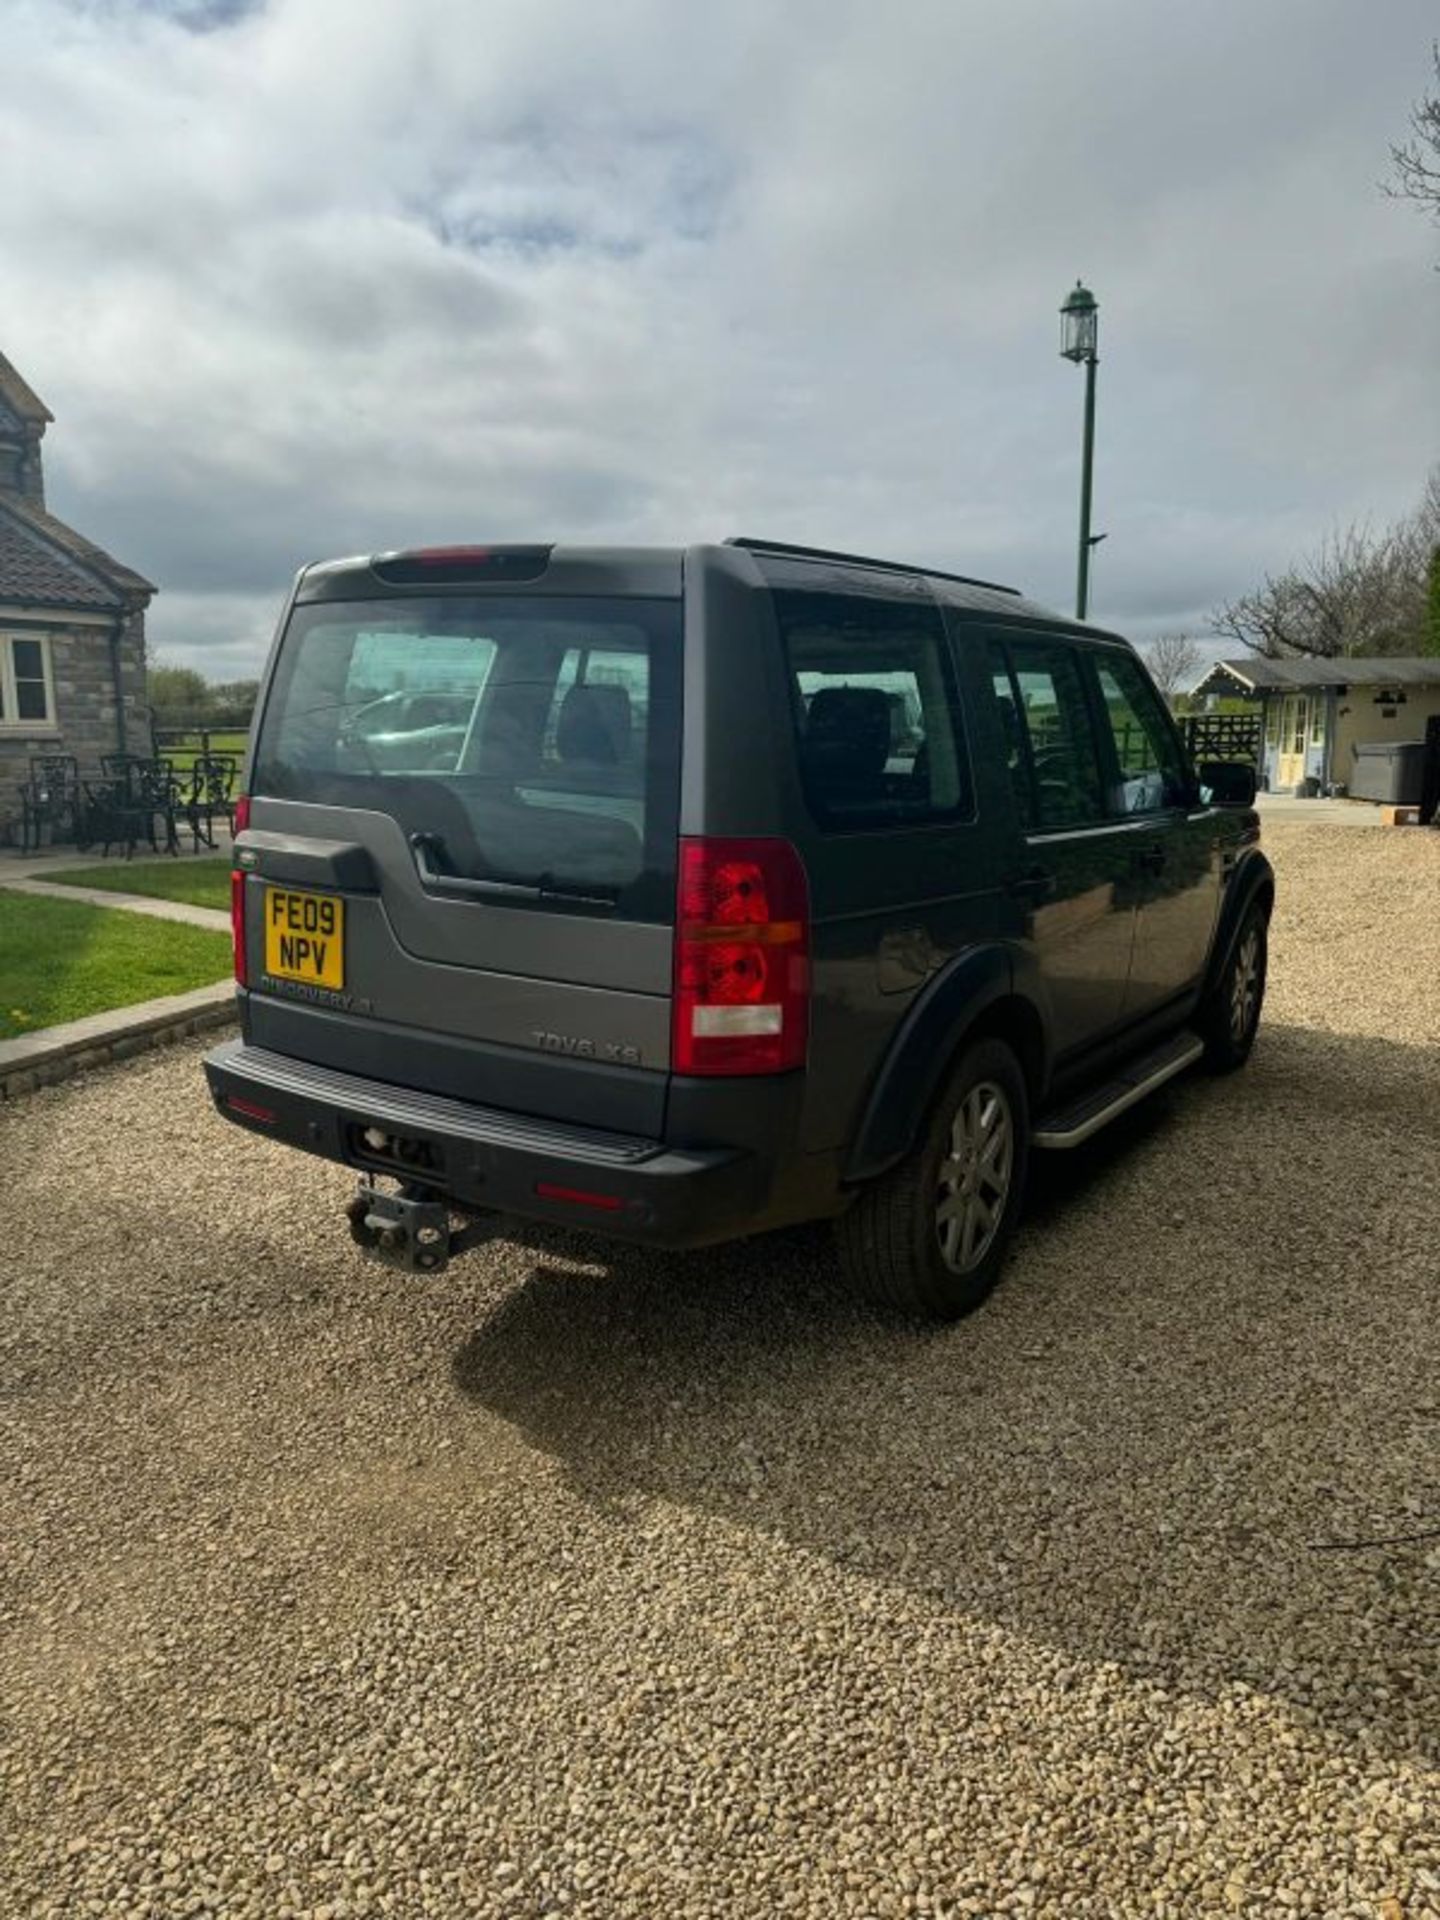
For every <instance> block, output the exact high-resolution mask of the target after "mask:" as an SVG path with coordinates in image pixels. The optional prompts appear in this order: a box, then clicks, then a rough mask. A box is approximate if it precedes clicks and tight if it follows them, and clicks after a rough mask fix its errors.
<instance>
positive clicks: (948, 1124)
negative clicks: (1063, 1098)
mask: <svg viewBox="0 0 1440 1920" xmlns="http://www.w3.org/2000/svg"><path fill="white" fill-rule="evenodd" d="M1029 1157H1030V1103H1029V1099H1028V1097H1027V1094H1026V1088H1025V1075H1024V1073H1023V1072H1022V1071H1021V1067H1020V1062H1019V1061H1018V1060H1017V1059H1016V1057H1015V1055H1014V1054H1013V1053H1012V1052H1011V1050H1010V1048H1009V1047H1007V1046H1006V1045H1005V1043H1004V1042H1003V1041H1002V1040H979V1041H977V1042H976V1043H975V1044H974V1045H973V1046H971V1047H968V1048H966V1050H965V1052H964V1053H963V1054H962V1055H961V1056H960V1058H959V1060H958V1061H957V1063H956V1066H955V1069H954V1071H953V1072H952V1073H951V1075H950V1077H949V1079H948V1080H947V1081H946V1083H945V1087H944V1089H943V1091H942V1092H941V1094H940V1097H939V1098H938V1100H937V1101H936V1102H935V1105H934V1107H933V1109H932V1110H931V1113H930V1117H929V1120H928V1121H927V1123H926V1127H925V1131H924V1133H923V1135H922V1137H921V1139H920V1140H919V1142H918V1143H917V1144H916V1146H915V1147H914V1148H913V1149H912V1151H911V1152H910V1153H908V1154H907V1155H906V1157H905V1158H904V1159H903V1160H902V1161H900V1163H899V1164H898V1165H897V1166H895V1167H892V1168H891V1170H890V1172H889V1173H887V1174H885V1175H883V1176H882V1177H881V1178H880V1179H879V1180H876V1181H874V1182H873V1183H872V1184H871V1185H869V1186H867V1187H866V1188H864V1189H863V1190H862V1191H861V1193H860V1194H859V1195H858V1196H857V1197H856V1199H855V1201H854V1203H853V1205H852V1206H851V1207H850V1210H849V1211H848V1212H847V1213H844V1214H842V1215H841V1216H840V1219H839V1220H838V1221H837V1222H836V1238H837V1240H838V1242H839V1250H840V1260H841V1264H842V1266H843V1267H844V1269H845V1272H846V1275H847V1277H848V1278H849V1280H850V1282H851V1284H852V1285H853V1286H855V1287H857V1288H858V1289H859V1290H860V1291H861V1292H863V1293H864V1294H866V1295H867V1296H868V1297H869V1298H870V1299H872V1300H875V1301H877V1302H878V1303H879V1304H881V1305H883V1306H887V1307H893V1308H898V1309H899V1310H900V1311H901V1312H902V1313H907V1314H914V1315H917V1316H922V1317H924V1318H927V1319H937V1320H954V1319H958V1317H959V1316H960V1315H961V1314H962V1313H969V1312H970V1311H971V1309H972V1308H974V1307H978V1306H979V1304H980V1302H981V1301H982V1300H983V1299H984V1298H985V1296H986V1294H988V1293H989V1291H990V1289H991V1288H992V1287H993V1286H994V1285H995V1282H996V1280H997V1279H998V1278H999V1275H1000V1268H1001V1265H1002V1263H1003V1261H1004V1258H1005V1250H1006V1247H1007V1246H1008V1244H1009V1240H1010V1235H1011V1233H1012V1232H1013V1230H1014V1226H1015V1219H1016V1216H1017V1214H1018V1213H1019V1210H1020V1203H1021V1197H1022V1195H1023V1193H1024V1189H1025V1171H1026V1167H1027V1165H1028V1164H1029Z"/></svg>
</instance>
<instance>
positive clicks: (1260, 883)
mask: <svg viewBox="0 0 1440 1920" xmlns="http://www.w3.org/2000/svg"><path fill="white" fill-rule="evenodd" d="M1264 892H1268V893H1269V894H1270V897H1271V899H1272V900H1273V899H1274V895H1275V869H1274V868H1273V867H1272V866H1271V864H1270V862H1269V861H1268V860H1267V859H1266V858H1265V855H1264V854H1263V853H1262V852H1261V851H1260V849H1259V848H1258V847H1250V848H1247V849H1246V851H1245V852H1244V853H1243V854H1242V855H1241V856H1240V858H1239V860H1238V861H1237V862H1236V865H1235V869H1234V871H1233V872H1232V873H1231V875H1230V878H1229V880H1228V882H1227V883H1226V887H1225V896H1224V899H1223V901H1222V903H1221V907H1220V914H1219V917H1218V919H1217V920H1216V923H1215V937H1214V939H1213V940H1212V941H1211V943H1210V963H1209V965H1208V966H1207V968H1206V969H1205V987H1204V993H1205V994H1207V995H1208V994H1210V993H1212V992H1213V991H1214V988H1215V983H1216V981H1217V980H1218V979H1219V978H1220V976H1221V975H1222V974H1223V973H1224V971H1225V968H1226V967H1227V966H1228V965H1229V962H1230V956H1231V954H1232V953H1233V952H1234V951H1235V942H1236V940H1237V938H1238V937H1239V933H1240V923H1241V921H1242V920H1243V919H1244V918H1245V915H1246V913H1247V912H1248V911H1249V908H1250V906H1251V905H1252V903H1253V902H1254V901H1255V899H1256V898H1257V896H1258V895H1260V894H1261V893H1264ZM1202 997H1203V996H1202Z"/></svg>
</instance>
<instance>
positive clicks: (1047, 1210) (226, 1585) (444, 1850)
mask: <svg viewBox="0 0 1440 1920" xmlns="http://www.w3.org/2000/svg"><path fill="white" fill-rule="evenodd" d="M1268 841H1269V845H1270V847H1271V850H1272V853H1273V856H1274V858H1275V862H1276V866H1277V868H1278V870H1279V876H1280V886H1281V906H1280V910H1279V913H1278V916H1277V920H1276V925H1275V930H1274V955H1273V967H1272V990H1271V1000H1270V1005H1269V1009H1268V1016H1267V1021H1266V1024H1265V1026H1264V1027H1263V1028H1262V1035H1261V1040H1260V1044H1259V1047H1258V1049H1257V1052H1256V1055H1255V1058H1254V1061H1253V1062H1252V1065H1251V1067H1250V1069H1249V1070H1248V1071H1247V1072H1246V1073H1245V1074H1244V1075H1242V1076H1240V1077H1238V1078H1236V1079H1233V1080H1229V1081H1225V1082H1212V1081H1206V1080H1203V1079H1201V1080H1192V1081H1190V1082H1188V1083H1187V1084H1186V1085H1185V1086H1183V1087H1182V1088H1180V1089H1178V1090H1177V1091H1175V1092H1174V1093H1173V1094H1170V1095H1165V1096H1162V1097H1161V1099H1160V1100H1159V1101H1158V1102H1156V1103H1152V1105H1151V1106H1150V1107H1149V1108H1148V1109H1146V1110H1145V1111H1143V1112H1142V1113H1141V1114H1140V1115H1138V1116H1132V1117H1131V1118H1130V1119H1129V1121H1127V1122H1126V1123H1124V1124H1123V1129H1122V1130H1121V1131H1118V1132H1116V1133H1114V1134H1112V1136H1110V1137H1108V1138H1102V1139H1101V1140H1100V1141H1099V1142H1097V1143H1095V1145H1094V1147H1093V1148H1092V1149H1090V1150H1087V1151H1086V1152H1085V1153H1084V1155H1083V1157H1081V1156H1071V1157H1070V1158H1069V1159H1068V1160H1052V1161H1049V1162H1048V1163H1045V1164H1044V1165H1043V1166H1042V1169H1041V1176H1040V1180H1039V1184H1038V1187H1037V1191H1036V1193H1035V1196H1034V1204H1033V1207H1032V1211H1031V1217H1030V1225H1029V1226H1028V1228H1027V1229H1026V1230H1025V1232H1024V1234H1023V1236H1022V1239H1021V1241H1020V1243H1019V1244H1018V1246H1017V1249H1016V1254H1015V1257H1014V1260H1013V1263H1012V1266H1011V1270H1010V1274H1009V1277H1008V1280H1007V1282H1006V1284H1005V1285H1004V1287H1003V1288H1002V1289H1001V1291H1000V1292H999V1294H997V1295H996V1297H995V1298H994V1300H993V1301H992V1302H991V1303H990V1304H989V1305H988V1306H987V1307H986V1308H985V1309H984V1310H983V1311H982V1312H981V1313H980V1314H978V1315H977V1316H975V1317H974V1318H973V1319H971V1320H970V1321H968V1322H966V1323H964V1324H962V1325H961V1326H959V1327H957V1328H953V1329H948V1330H945V1331H942V1332H936V1331H918V1332H917V1331H915V1330H913V1329H910V1328H906V1327H903V1326H896V1325H893V1324H886V1323H884V1322H882V1321H879V1320H877V1319H874V1318H872V1317H870V1316H869V1315H868V1314H867V1313H865V1312H863V1311H861V1310H860V1309H858V1308H856V1307H853V1306H851V1305H848V1304H846V1303H845V1301H844V1300H843V1299H841V1298H840V1297H839V1296H838V1295H837V1293H836V1292H835V1290H834V1288H833V1286H832V1281H831V1268H830V1261H829V1256H828V1246H827V1242H826V1241H825V1240H824V1238H823V1237H822V1236H821V1235H819V1234H798V1235H791V1236H787V1237H785V1238H784V1239H783V1240H774V1241H770V1242H768V1243H764V1244H757V1245H755V1246H752V1247H750V1248H748V1249H730V1250H726V1251H723V1252H720V1253H709V1254H704V1255H691V1256H689V1257H686V1258H684V1259H679V1258H674V1257H671V1258H668V1259H654V1260H647V1259H643V1258H640V1257H638V1256H633V1255H625V1256H623V1257H621V1258H618V1259H613V1260H611V1259H599V1258H596V1257H595V1256H594V1254H593V1252H588V1251H586V1250H584V1249H582V1248H580V1247H579V1246H578V1244H571V1243H566V1242H562V1241H559V1240H555V1239H549V1240H541V1239H539V1238H537V1239H535V1240H534V1241H532V1242H530V1243H528V1244H526V1245H523V1246H522V1245H518V1244H510V1243H507V1244H504V1245H500V1246H498V1247H496V1248H494V1249H492V1250H490V1251H488V1252H484V1253H481V1254H478V1255H475V1256H472V1257H470V1258H469V1259H467V1260H466V1261H465V1262H463V1263H460V1264H457V1266H455V1267H454V1268H453V1269H452V1270H451V1272H450V1274H449V1276H447V1277H446V1278H445V1279H444V1280H443V1281H441V1282H438V1283H424V1284H422V1283H416V1282H407V1281H404V1280H402V1279H401V1278H399V1277H398V1276H391V1275H389V1274H387V1273H385V1272H383V1271H379V1270H375V1269H372V1268H370V1267H368V1266H366V1265H364V1264H363V1263H362V1262H361V1261H360V1260H359V1258H358V1257H357V1256H356V1255H355V1254H354V1253H353V1251H352V1249H351V1247H350V1245H349V1242H348V1241H347V1240H346V1238H345V1236H344V1232H343V1228H342V1224H341V1222H340V1217H339V1216H340V1203H341V1201H342V1199H343V1197H344V1195H345V1194H346V1192H347V1187H348V1182H347V1178H346V1176H344V1175H343V1174H341V1173H340V1172H338V1171H337V1170H335V1169H331V1168H327V1167H324V1166H322V1165H320V1164H319V1163H316V1162H308V1161H304V1160H302V1159H300V1158H299V1157H292V1156H290V1155H289V1154H287V1153H285V1152H283V1151H281V1150H279V1149H278V1148H274V1147H271V1146H268V1145H266V1144H264V1143H260V1142H254V1141H251V1140H249V1139H245V1138H242V1137H240V1136H239V1135H237V1134H236V1133H234V1132H233V1131H232V1130H230V1129H229V1128H226V1127H224V1126H222V1125H221V1124H220V1123H219V1122H218V1121H217V1120H215V1119H214V1118H213V1117H212V1116H211V1114H210V1112H209V1109H208V1105H207V1101H206V1097H205V1094H204V1091H203V1087H202V1084H201V1079H200V1075H199V1068H198V1062H199V1058H200V1054H199V1050H198V1049H195V1048H190V1047H187V1048H185V1049H183V1050H180V1051H175V1052H171V1053H168V1054H166V1055H164V1056H159V1057H155V1058H152V1059H150V1060H148V1061H145V1062H141V1063H134V1064H131V1065H130V1066H127V1067H122V1068H115V1069H110V1070H107V1071H105V1072H103V1073H100V1074H97V1075H93V1076H91V1077H90V1078H88V1079H87V1080H85V1081H82V1082H76V1083H73V1084H72V1085H70V1086H69V1087H64V1088H60V1089H57V1090H54V1091H52V1092H49V1093H41V1094H37V1095H35V1096H33V1097H31V1098H29V1099H27V1100H24V1101H20V1102H17V1103H16V1104H15V1105H14V1106H13V1107H10V1108H7V1109H5V1110H3V1112H0V1193H3V1195H4V1199H3V1202H0V1207H3V1217H4V1222H5V1228H6V1232H5V1243H6V1245H7V1249H8V1251H7V1256H6V1260H5V1266H4V1272H3V1278H0V1291H3V1296H4V1312H3V1316H0V1384H3V1390H4V1394H5V1402H4V1404H5V1425H4V1429H3V1434H4V1442H3V1465H0V1552H3V1586H0V1632H3V1644H0V1695H3V1718H0V1741H3V1746H0V1914H4V1915H5V1916H7V1920H8V1916H11V1915H15V1916H21V1915H37V1916H38V1915H57V1916H58V1915H65V1916H70V1915H80V1914H101V1915H105V1916H107V1917H108V1916H112V1915H114V1916H120V1915H140V1914H150V1915H167V1916H168V1915H179V1914H192V1913H200V1912H204V1913H213V1914H223V1915H245V1916H249V1915H254V1916H263V1920H287V1917H288V1916H293V1915H301V1914H305V1915H313V1916H325V1915H328V1916H332V1920H339V1916H342V1915H359V1914H366V1913H369V1914H377V1913H385V1914H397V1915H404V1916H410V1915H432V1914H433V1915H440V1916H445V1920H459V1917H460V1916H470V1915H480V1916H489V1915H492V1914H493V1915H515V1916H532V1915H534V1916H538V1915H542V1914H551V1913H561V1912H563V1913H566V1914H572V1915H582V1914H583V1915H590V1916H597V1917H599V1916H606V1917H608V1916H616V1915H655V1916H665V1920H676V1917H677V1916H686V1915H705V1916H712V1915H713V1916H731V1915H734V1916H747V1917H748V1916H762V1915H763V1916H767V1917H768V1916H773V1915H784V1914H806V1915H808V1914H814V1915H825V1916H836V1915H843V1916H850V1915H855V1916H876V1917H877V1920H878V1917H879V1916H891V1915H902V1914H917V1915H930V1916H936V1917H937V1920H938V1917H939V1916H945V1915H960V1914H965V1915H991V1914H1012V1913H1013V1914H1026V1915H1054V1916H1057V1917H1058V1916H1064V1920H1080V1917H1081V1916H1089V1915H1124V1916H1129V1915H1146V1916H1159V1917H1160V1920H1164V1916H1171V1917H1172V1920H1190V1916H1193V1915H1208V1914H1212V1913H1213V1914H1234V1913H1248V1914H1254V1915H1265V1916H1271V1915H1289V1914H1316V1915H1319V1914H1323V1915H1336V1916H1339V1915H1346V1916H1349V1915H1355V1916H1362V1915H1363V1916H1368V1917H1369V1920H1377V1917H1378V1920H1418V1916H1422V1915H1431V1916H1434V1915H1436V1914H1440V1689H1437V1685H1436V1682H1437V1637H1440V1635H1437V1619H1440V1533H1437V1531H1436V1530H1437V1529H1440V1314H1437V1265H1440V968H1437V962H1436V949H1437V945H1440V938H1437V936H1440V834H1426V833H1420V832H1418V831H1415V832H1410V833H1405V832H1395V833H1388V834H1378V833H1360V832H1357V831H1355V830H1351V829H1346V828H1326V827H1306V826H1294V827H1291V826H1284V827H1281V828H1278V829H1276V830H1275V831H1274V832H1272V833H1270V834H1269V836H1268ZM1427 1534H1428V1536H1429V1537H1428V1538H1427V1537H1424V1536H1426V1535H1427ZM1394 1536H1409V1537H1407V1538H1403V1539H1402V1540H1401V1541H1400V1542H1399V1543H1398V1544H1392V1545H1385V1546H1356V1545H1354V1544H1353V1543H1355V1542H1364V1541H1370V1540H1374V1539H1377V1538H1383V1539H1389V1538H1391V1537H1394Z"/></svg>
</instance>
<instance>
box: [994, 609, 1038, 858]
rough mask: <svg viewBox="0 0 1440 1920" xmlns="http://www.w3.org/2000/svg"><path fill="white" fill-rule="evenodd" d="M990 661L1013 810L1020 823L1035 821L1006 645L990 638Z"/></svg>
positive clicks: (1030, 824) (1029, 824) (1017, 700)
mask: <svg viewBox="0 0 1440 1920" xmlns="http://www.w3.org/2000/svg"><path fill="white" fill-rule="evenodd" d="M986 652H987V654H988V657H989V662H990V686H991V690H992V691H993V693H994V695H995V708H996V716H997V718H998V719H999V722H1000V750H1001V753H1002V754H1003V755H1004V759H1005V771H1006V773H1007V774H1008V775H1009V777H1010V791H1011V793H1012V794H1013V795H1014V799H1015V812H1016V815H1017V817H1018V819H1019V821H1020V824H1021V826H1022V827H1033V826H1034V824H1035V795H1034V791H1033V789H1032V787H1031V784H1030V760H1029V754H1028V751H1027V749H1026V744H1025V725H1024V722H1023V721H1022V720H1021V718H1020V711H1021V708H1020V694H1019V690H1018V689H1017V687H1016V685H1015V682H1014V680H1013V678H1012V677H1011V673H1010V661H1009V659H1008V657H1007V656H1006V652H1005V649H1004V648H1003V647H1002V646H1001V645H1000V644H999V642H998V641H995V640H992V641H991V642H990V645H989V647H988V648H987V649H986Z"/></svg>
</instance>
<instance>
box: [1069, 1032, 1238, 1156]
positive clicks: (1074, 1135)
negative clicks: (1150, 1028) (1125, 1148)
mask: <svg viewBox="0 0 1440 1920" xmlns="http://www.w3.org/2000/svg"><path fill="white" fill-rule="evenodd" d="M1204 1051H1205V1043H1204V1041H1203V1040H1201V1039H1200V1037H1199V1036H1198V1035H1197V1034H1193V1033H1190V1032H1184V1033H1177V1034H1173V1035H1172V1036H1171V1038H1170V1039H1168V1040H1167V1041H1165V1043H1164V1044H1163V1046H1159V1047H1155V1048H1153V1049H1152V1051H1151V1052H1149V1053H1142V1054H1141V1055H1140V1057H1139V1058H1138V1059H1136V1060H1131V1061H1130V1062H1129V1063H1128V1065H1126V1066H1124V1067H1122V1068H1121V1070H1120V1072H1119V1073H1117V1074H1115V1075H1114V1077H1113V1078H1112V1079H1109V1080H1107V1081H1106V1082H1105V1083H1104V1085H1103V1086H1099V1087H1092V1088H1091V1089H1090V1090H1089V1091H1088V1092H1087V1093H1084V1094H1082V1095H1081V1096H1080V1098H1079V1099H1078V1100H1074V1101H1072V1102H1071V1104H1070V1105H1069V1106H1068V1107H1057V1108H1054V1109H1053V1110H1052V1111H1051V1112H1049V1113H1044V1114H1042V1115H1041V1116H1040V1119H1039V1122H1038V1124H1037V1125H1036V1128H1035V1137H1034V1144H1035V1145H1036V1146H1037V1147H1051V1148H1056V1149H1063V1148H1065V1147H1078V1146H1079V1145H1080V1143H1081V1142H1082V1141H1084V1140H1088V1139H1089V1138H1090V1136H1091V1134H1092V1133H1098V1132H1099V1131H1100V1129H1101V1127H1105V1126H1108V1125H1109V1124H1110V1122H1111V1121H1112V1120H1114V1119H1115V1118H1116V1117H1117V1116H1118V1115H1119V1114H1122V1113H1124V1111H1125V1109H1126V1108H1127V1107H1133V1106H1134V1105H1135V1103H1136V1101H1137V1100H1143V1099H1144V1098H1145V1096H1146V1095H1147V1094H1149V1093H1153V1092H1154V1091H1155V1089H1156V1088H1157V1087H1163V1086H1164V1084H1165V1082H1166V1081H1167V1080H1173V1079H1174V1078H1175V1075H1176V1074H1177V1073H1183V1072H1184V1071H1185V1069H1186V1067H1189V1066H1193V1065H1194V1063H1195V1062H1196V1061H1197V1060H1198V1059H1199V1058H1200V1056H1201V1054H1202V1053H1204Z"/></svg>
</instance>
